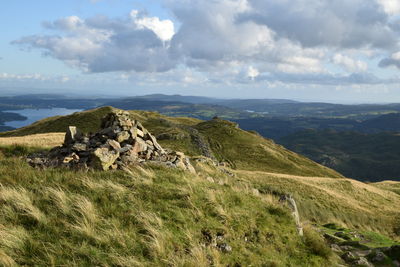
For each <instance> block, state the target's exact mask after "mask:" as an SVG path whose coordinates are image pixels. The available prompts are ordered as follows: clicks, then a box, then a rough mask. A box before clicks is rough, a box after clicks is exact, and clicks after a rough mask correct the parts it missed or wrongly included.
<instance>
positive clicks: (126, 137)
mask: <svg viewBox="0 0 400 267" xmlns="http://www.w3.org/2000/svg"><path fill="white" fill-rule="evenodd" d="M130 137H131V136H130V134H129V133H128V132H127V131H122V132H120V133H118V134H117V141H118V143H122V142H125V141H127V140H129V138H130Z"/></svg>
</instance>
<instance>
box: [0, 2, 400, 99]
mask: <svg viewBox="0 0 400 267" xmlns="http://www.w3.org/2000/svg"><path fill="white" fill-rule="evenodd" d="M0 25H1V26H0V29H1V36H0V90H2V92H0V94H1V93H3V94H10V93H12V92H20V91H21V90H22V89H24V90H25V91H27V90H29V91H31V92H54V93H66V92H70V93H85V94H98V95H111V94H118V95H143V94H150V93H166V94H176V93H179V94H185V95H207V96H216V97H225V98H231V97H235V98H289V99H298V100H311V101H331V102H346V103H361V102H400V1H399V0H335V1H332V0H201V1H199V0H57V1H54V0H35V1H32V0H29V1H28V0H12V1H11V0H9V1H2V3H1V8H0Z"/></svg>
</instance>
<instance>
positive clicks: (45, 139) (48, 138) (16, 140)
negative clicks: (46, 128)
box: [0, 133, 65, 148]
mask: <svg viewBox="0 0 400 267" xmlns="http://www.w3.org/2000/svg"><path fill="white" fill-rule="evenodd" d="M64 136H65V133H46V134H33V135H26V136H18V137H0V146H9V145H25V146H30V147H44V148H51V147H55V146H60V145H61V144H62V143H63V141H64Z"/></svg>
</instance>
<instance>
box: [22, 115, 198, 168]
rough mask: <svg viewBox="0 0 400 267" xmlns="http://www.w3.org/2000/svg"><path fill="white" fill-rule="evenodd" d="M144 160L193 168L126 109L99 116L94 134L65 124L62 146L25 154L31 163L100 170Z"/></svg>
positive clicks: (40, 165)
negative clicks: (99, 121)
mask: <svg viewBox="0 0 400 267" xmlns="http://www.w3.org/2000/svg"><path fill="white" fill-rule="evenodd" d="M146 161H153V162H158V163H162V164H164V165H166V166H169V167H179V168H181V169H185V170H189V171H191V172H194V168H193V166H192V165H191V164H190V162H189V159H188V158H187V157H186V156H185V154H184V153H182V152H175V151H170V150H165V149H163V148H162V147H161V146H160V145H159V144H158V142H157V140H156V138H155V137H154V136H153V135H152V134H151V133H150V132H149V131H148V130H147V129H146V128H144V127H143V125H142V124H141V123H140V122H139V121H137V120H133V119H132V118H131V117H130V114H129V112H126V111H114V112H110V113H109V114H107V115H106V116H105V117H104V118H103V119H102V122H101V129H100V130H99V131H97V132H96V133H94V134H84V133H82V132H81V131H80V130H79V129H78V128H77V127H75V126H69V127H68V129H67V132H66V135H65V140H64V143H63V145H62V146H57V147H54V148H53V149H51V150H50V152H49V153H39V154H37V153H36V154H32V155H30V156H29V157H28V163H29V164H30V165H31V166H34V167H42V168H43V167H69V168H75V169H87V168H93V169H99V170H104V171H106V170H110V169H123V168H124V167H126V166H127V165H129V164H132V163H141V162H146Z"/></svg>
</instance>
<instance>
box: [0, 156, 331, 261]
mask: <svg viewBox="0 0 400 267" xmlns="http://www.w3.org/2000/svg"><path fill="white" fill-rule="evenodd" d="M200 167H201V166H197V168H198V170H200V171H199V175H193V174H190V173H187V172H183V171H179V170H174V169H166V168H163V167H156V166H148V167H145V168H141V167H133V168H132V169H131V171H130V172H123V171H113V172H88V173H85V172H72V171H68V170H62V169H48V170H35V169H32V168H31V167H29V166H28V165H27V164H26V163H25V162H24V161H23V160H22V159H20V158H16V157H5V156H1V157H0V266H16V265H21V266H50V265H53V266H195V265H196V266H249V265H252V266H332V264H333V262H334V261H336V260H337V259H335V258H334V257H332V256H330V254H329V250H327V248H326V245H324V243H323V242H322V240H321V239H320V238H318V236H317V235H316V234H315V233H314V232H312V231H311V232H310V231H308V232H307V231H306V237H305V238H301V237H300V236H298V234H297V230H296V225H295V223H294V220H293V219H292V217H291V215H290V212H289V210H288V209H287V208H285V207H284V206H282V205H280V204H278V202H277V200H274V198H273V197H272V195H271V196H270V197H265V196H264V195H258V194H255V193H254V191H252V190H251V188H248V186H247V185H246V183H242V182H241V181H240V179H236V178H232V177H228V176H225V175H224V174H223V173H222V172H219V171H218V170H217V169H215V168H214V167H212V166H208V167H207V166H204V170H207V172H203V173H202V171H201V169H199V168H200ZM206 175H211V176H212V177H213V179H214V181H215V183H214V182H210V181H209V180H210V179H206V177H205V176H206Z"/></svg>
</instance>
